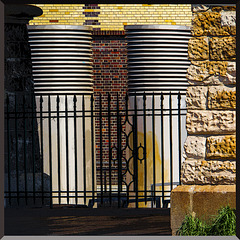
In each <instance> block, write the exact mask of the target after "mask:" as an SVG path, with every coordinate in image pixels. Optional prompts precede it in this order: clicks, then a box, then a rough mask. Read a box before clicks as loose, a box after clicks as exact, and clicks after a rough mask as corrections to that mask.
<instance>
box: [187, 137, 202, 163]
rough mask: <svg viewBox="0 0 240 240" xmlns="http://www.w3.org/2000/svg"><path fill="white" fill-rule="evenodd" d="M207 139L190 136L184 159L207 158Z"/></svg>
mask: <svg viewBox="0 0 240 240" xmlns="http://www.w3.org/2000/svg"><path fill="white" fill-rule="evenodd" d="M205 155H206V137H199V136H188V137H187V139H186V141H185V143H184V152H183V157H184V158H195V159H199V158H205Z"/></svg>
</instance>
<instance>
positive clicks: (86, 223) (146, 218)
mask: <svg viewBox="0 0 240 240" xmlns="http://www.w3.org/2000/svg"><path fill="white" fill-rule="evenodd" d="M5 235H59V236H61V235H82V236H86V235H109V236H124V235H125V236H129V235H135V236H138V235H153V236H159V235H168V236H169V235H171V229H170V211H169V209H126V208H124V209H113V208H112V209H110V208H99V209H88V208H53V209H49V208H34V209H28V208H22V209H13V208H9V209H5Z"/></svg>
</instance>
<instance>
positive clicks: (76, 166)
mask: <svg viewBox="0 0 240 240" xmlns="http://www.w3.org/2000/svg"><path fill="white" fill-rule="evenodd" d="M73 112H74V158H75V203H76V205H77V204H78V198H77V197H78V181H77V170H78V164H77V115H76V114H77V113H76V112H77V97H76V95H75V94H74V96H73Z"/></svg>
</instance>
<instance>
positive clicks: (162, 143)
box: [161, 92, 165, 203]
mask: <svg viewBox="0 0 240 240" xmlns="http://www.w3.org/2000/svg"><path fill="white" fill-rule="evenodd" d="M163 100H164V96H163V93H162V92H161V159H162V203H164V184H165V182H164V138H163V135H164V123H163V121H164V116H163V114H164V112H163Z"/></svg>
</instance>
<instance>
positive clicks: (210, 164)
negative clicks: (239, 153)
mask: <svg viewBox="0 0 240 240" xmlns="http://www.w3.org/2000/svg"><path fill="white" fill-rule="evenodd" d="M181 183H182V184H186V185H189V184H190V185H191V184H200V185H201V184H211V185H217V184H235V183H236V161H217V160H208V161H206V160H204V159H202V160H197V159H186V160H185V162H183V164H182V169H181Z"/></svg>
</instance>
